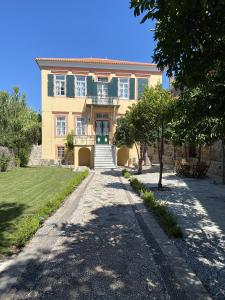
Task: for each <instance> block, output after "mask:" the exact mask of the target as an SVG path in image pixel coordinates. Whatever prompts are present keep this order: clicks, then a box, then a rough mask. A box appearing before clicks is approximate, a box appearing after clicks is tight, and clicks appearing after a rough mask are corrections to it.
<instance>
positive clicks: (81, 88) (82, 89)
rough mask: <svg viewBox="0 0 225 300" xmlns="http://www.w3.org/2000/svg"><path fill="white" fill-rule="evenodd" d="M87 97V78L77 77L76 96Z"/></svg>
mask: <svg viewBox="0 0 225 300" xmlns="http://www.w3.org/2000/svg"><path fill="white" fill-rule="evenodd" d="M86 95H87V77H86V76H75V96H76V97H85V96H86Z"/></svg>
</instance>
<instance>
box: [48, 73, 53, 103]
mask: <svg viewBox="0 0 225 300" xmlns="http://www.w3.org/2000/svg"><path fill="white" fill-rule="evenodd" d="M48 96H49V97H53V96H54V75H53V74H48Z"/></svg>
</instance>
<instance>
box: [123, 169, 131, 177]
mask: <svg viewBox="0 0 225 300" xmlns="http://www.w3.org/2000/svg"><path fill="white" fill-rule="evenodd" d="M122 175H123V176H124V177H125V178H127V179H128V178H130V177H131V173H130V172H129V171H127V170H126V169H123V170H122Z"/></svg>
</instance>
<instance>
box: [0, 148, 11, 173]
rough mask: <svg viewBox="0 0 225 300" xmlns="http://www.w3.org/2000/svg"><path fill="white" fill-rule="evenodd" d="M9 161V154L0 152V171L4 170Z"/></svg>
mask: <svg viewBox="0 0 225 300" xmlns="http://www.w3.org/2000/svg"><path fill="white" fill-rule="evenodd" d="M9 162H10V156H9V155H8V154H5V153H4V152H3V153H2V154H0V172H5V171H6V170H7V168H8V165H9Z"/></svg>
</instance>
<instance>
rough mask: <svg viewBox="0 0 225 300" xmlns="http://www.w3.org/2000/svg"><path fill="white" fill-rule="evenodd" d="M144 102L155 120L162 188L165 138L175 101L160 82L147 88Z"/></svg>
mask: <svg viewBox="0 0 225 300" xmlns="http://www.w3.org/2000/svg"><path fill="white" fill-rule="evenodd" d="M142 102H143V103H146V105H145V106H149V107H150V109H149V118H151V120H152V122H153V124H154V125H153V126H154V127H153V128H154V130H155V133H156V136H155V137H156V140H157V145H158V157H159V164H160V170H159V182H158V189H162V187H163V186H162V173H163V152H164V143H165V139H166V137H167V135H168V133H169V128H170V122H171V121H172V119H173V115H174V107H175V101H174V98H173V97H172V95H171V94H170V93H169V91H167V90H164V89H163V88H162V86H161V85H160V84H158V85H157V86H155V87H150V88H148V89H146V90H145V92H144V93H143V96H142Z"/></svg>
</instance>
